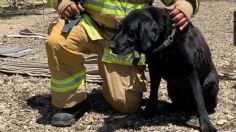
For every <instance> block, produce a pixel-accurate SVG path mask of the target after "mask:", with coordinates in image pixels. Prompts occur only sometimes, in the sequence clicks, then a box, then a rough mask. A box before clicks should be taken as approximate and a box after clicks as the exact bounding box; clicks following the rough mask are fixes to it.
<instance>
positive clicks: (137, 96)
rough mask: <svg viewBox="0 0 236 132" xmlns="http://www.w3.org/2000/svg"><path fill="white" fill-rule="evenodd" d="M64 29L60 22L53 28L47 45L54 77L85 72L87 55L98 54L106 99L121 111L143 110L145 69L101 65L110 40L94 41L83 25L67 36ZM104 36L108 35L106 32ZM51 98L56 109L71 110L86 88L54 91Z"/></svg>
mask: <svg viewBox="0 0 236 132" xmlns="http://www.w3.org/2000/svg"><path fill="white" fill-rule="evenodd" d="M63 26H64V21H63V20H61V19H59V20H58V21H57V23H56V24H55V25H54V26H53V27H52V30H51V33H50V36H49V38H48V42H47V43H46V50H47V55H48V62H49V68H50V71H51V76H52V77H53V78H55V79H58V80H59V79H65V78H68V77H69V75H71V74H73V73H78V72H80V71H81V70H85V67H84V65H83V63H84V62H85V54H90V53H96V54H98V67H99V73H100V75H101V77H102V79H103V95H104V97H105V99H106V100H107V102H108V103H109V104H110V105H111V106H112V107H113V108H115V109H116V110H118V111H120V112H124V113H133V112H135V111H136V110H137V109H138V108H139V107H140V104H141V100H142V95H143V91H144V90H145V76H144V66H142V67H141V66H139V67H138V68H137V67H133V66H127V65H120V64H112V63H106V62H102V61H101V58H102V55H103V50H104V48H105V47H108V44H109V40H106V39H104V40H96V41H91V40H90V38H89V37H88V35H87V33H86V31H85V29H84V28H83V27H82V26H81V25H80V24H78V25H77V26H74V27H73V28H72V30H71V31H70V33H68V35H67V36H65V35H62V34H61V30H62V28H63ZM101 34H102V35H103V36H106V34H105V33H101ZM108 36H109V35H108ZM51 96H52V103H53V105H54V106H56V107H59V108H69V107H73V106H74V105H76V104H77V103H80V102H82V101H84V100H85V99H86V88H85V86H84V85H83V86H80V87H79V88H77V89H76V90H71V91H69V92H55V91H53V90H51Z"/></svg>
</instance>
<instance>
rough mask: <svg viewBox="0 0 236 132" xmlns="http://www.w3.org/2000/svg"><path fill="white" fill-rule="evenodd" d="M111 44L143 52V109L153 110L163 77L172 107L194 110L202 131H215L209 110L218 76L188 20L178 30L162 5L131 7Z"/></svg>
mask: <svg viewBox="0 0 236 132" xmlns="http://www.w3.org/2000/svg"><path fill="white" fill-rule="evenodd" d="M110 48H111V50H112V51H113V53H115V54H120V55H122V54H126V53H129V52H133V51H137V52H139V53H141V52H142V53H144V54H145V56H146V59H147V64H148V68H149V74H150V79H151V93H150V97H149V101H148V103H147V106H146V108H145V111H146V113H148V114H149V115H153V114H154V112H155V109H156V107H157V106H156V104H157V98H158V97H157V95H158V94H157V92H158V87H159V84H160V80H161V78H163V79H165V80H166V81H167V89H168V96H169V97H170V99H171V101H172V105H173V106H175V108H181V109H182V108H183V109H187V110H189V109H192V110H194V111H196V112H197V113H198V117H199V122H200V130H201V131H203V132H214V131H217V129H216V128H215V127H214V126H213V125H212V123H211V121H210V119H209V117H208V112H214V109H215V107H216V105H217V94H218V91H219V77H218V74H217V71H216V68H215V66H214V64H213V62H212V58H211V53H210V49H209V47H208V45H207V43H206V41H205V39H204V37H203V35H202V34H201V32H200V31H199V30H198V29H197V28H196V27H194V26H193V25H192V24H191V23H190V24H189V25H188V26H187V27H186V28H185V29H184V30H183V31H179V30H178V29H177V28H173V27H172V23H171V18H170V17H169V15H168V12H167V11H166V10H165V9H162V8H156V7H148V8H145V9H139V10H134V11H131V12H130V13H129V14H128V15H127V16H126V17H125V18H124V19H123V20H122V21H121V23H120V26H119V31H118V33H117V34H116V36H115V37H114V40H113V42H112V43H111V45H110Z"/></svg>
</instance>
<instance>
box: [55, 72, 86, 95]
mask: <svg viewBox="0 0 236 132" xmlns="http://www.w3.org/2000/svg"><path fill="white" fill-rule="evenodd" d="M84 83H85V70H82V71H81V72H79V73H76V74H74V75H72V76H70V77H68V78H66V79H62V80H59V79H55V78H52V79H51V89H52V90H53V91H56V92H67V91H70V90H73V89H76V88H78V87H79V86H80V85H82V84H84Z"/></svg>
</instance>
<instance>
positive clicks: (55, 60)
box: [46, 0, 199, 127]
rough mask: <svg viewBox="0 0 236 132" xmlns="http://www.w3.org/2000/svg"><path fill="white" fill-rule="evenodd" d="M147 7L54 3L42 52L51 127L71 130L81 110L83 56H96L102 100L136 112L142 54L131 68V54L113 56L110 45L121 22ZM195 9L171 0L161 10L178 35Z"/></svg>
mask: <svg viewBox="0 0 236 132" xmlns="http://www.w3.org/2000/svg"><path fill="white" fill-rule="evenodd" d="M163 1H164V2H165V0H163ZM147 3H148V1H147V0H83V1H76V0H75V1H73V0H54V3H53V5H54V8H55V9H56V10H57V12H58V14H59V16H60V17H59V18H58V19H57V20H56V21H54V22H53V23H52V24H51V26H50V27H51V28H50V31H49V34H50V35H49V38H48V41H47V43H46V51H47V56H48V64H49V69H50V72H51V96H52V104H53V105H54V106H55V107H56V108H59V109H60V110H59V111H58V112H57V113H55V114H54V115H53V117H52V121H51V125H53V126H60V127H64V126H71V125H72V124H74V123H75V122H76V120H77V119H78V118H79V115H81V114H82V113H83V112H84V111H85V110H86V107H85V106H86V101H85V100H86V97H87V94H86V83H85V81H86V78H85V74H86V71H85V66H84V65H83V64H84V62H85V56H86V55H87V54H92V53H95V54H97V55H98V67H99V73H100V75H101V77H102V79H103V86H102V91H103V95H104V97H105V99H106V101H107V102H108V103H109V104H110V105H111V106H112V107H113V108H114V109H116V110H117V111H119V112H123V113H134V112H136V111H137V109H138V108H139V107H140V105H141V100H142V95H143V92H144V91H145V76H144V69H145V56H144V55H141V58H140V59H139V62H138V66H136V67H134V66H132V61H133V60H134V58H135V56H134V55H133V54H132V53H130V54H127V55H125V56H119V55H116V54H113V53H112V52H111V50H110V49H109V43H110V42H111V39H112V37H113V36H114V34H115V32H116V29H117V27H118V23H119V22H120V21H121V20H122V18H123V17H124V16H126V15H127V14H128V13H129V11H131V10H132V9H140V8H144V7H146V6H147ZM198 6H199V2H198V0H176V1H175V2H174V4H172V5H168V6H166V9H167V10H168V11H169V12H170V16H171V17H172V18H173V19H172V20H173V25H178V26H179V28H180V30H183V28H184V27H186V26H187V25H188V23H189V21H190V19H191V18H192V16H193V15H194V14H195V13H196V12H197V10H198ZM78 16H79V17H78ZM75 18H77V21H76V19H75ZM73 24H74V25H73Z"/></svg>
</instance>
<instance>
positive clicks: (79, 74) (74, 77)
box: [51, 70, 85, 84]
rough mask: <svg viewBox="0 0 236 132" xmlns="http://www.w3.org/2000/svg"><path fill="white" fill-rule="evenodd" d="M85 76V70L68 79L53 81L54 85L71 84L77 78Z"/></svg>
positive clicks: (52, 79)
mask: <svg viewBox="0 0 236 132" xmlns="http://www.w3.org/2000/svg"><path fill="white" fill-rule="evenodd" d="M84 74H85V70H82V71H80V72H79V73H76V74H73V75H72V76H70V77H68V78H66V79H62V80H59V79H54V78H51V81H52V82H53V83H56V84H65V83H69V82H71V81H74V80H75V79H76V78H78V77H80V76H81V75H84Z"/></svg>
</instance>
